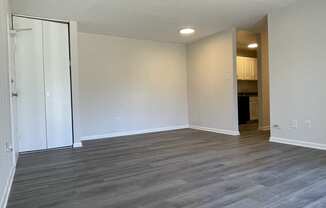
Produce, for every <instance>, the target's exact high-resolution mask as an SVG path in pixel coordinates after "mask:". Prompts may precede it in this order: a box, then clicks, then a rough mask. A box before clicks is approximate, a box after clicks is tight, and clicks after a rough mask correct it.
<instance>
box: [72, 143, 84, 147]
mask: <svg viewBox="0 0 326 208" xmlns="http://www.w3.org/2000/svg"><path fill="white" fill-rule="evenodd" d="M82 146H83V143H81V142H75V143H74V144H73V148H80V147H82Z"/></svg>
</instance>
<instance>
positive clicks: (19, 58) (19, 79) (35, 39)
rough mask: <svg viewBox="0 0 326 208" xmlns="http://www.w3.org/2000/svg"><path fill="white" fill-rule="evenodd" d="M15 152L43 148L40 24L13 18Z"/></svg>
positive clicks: (30, 20) (40, 22)
mask: <svg viewBox="0 0 326 208" xmlns="http://www.w3.org/2000/svg"><path fill="white" fill-rule="evenodd" d="M13 23H14V29H16V30H17V29H27V28H28V29H31V30H25V31H20V32H18V33H17V34H16V48H15V49H16V50H15V67H16V88H17V93H18V98H17V136H18V138H19V151H20V152H22V151H32V150H40V149H46V147H47V144H46V139H45V138H46V130H45V98H44V77H43V76H44V74H43V45H42V21H40V20H34V19H26V18H21V17H13Z"/></svg>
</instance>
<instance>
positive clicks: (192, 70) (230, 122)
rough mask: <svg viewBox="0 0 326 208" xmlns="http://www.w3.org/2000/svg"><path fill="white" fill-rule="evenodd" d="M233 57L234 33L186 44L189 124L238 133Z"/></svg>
mask: <svg viewBox="0 0 326 208" xmlns="http://www.w3.org/2000/svg"><path fill="white" fill-rule="evenodd" d="M235 57H236V32H235V30H230V31H226V32H222V33H218V34H215V35H213V36H210V37H207V38H205V39H202V40H199V41H197V42H194V43H192V44H190V45H188V47H187V68H188V99H189V101H188V102H189V119H190V125H192V126H199V127H205V128H210V129H215V130H226V131H231V132H237V131H238V119H237V118H238V115H237V114H238V113H237V90H236V62H235V61H236V58H235Z"/></svg>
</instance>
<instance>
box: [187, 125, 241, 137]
mask: <svg viewBox="0 0 326 208" xmlns="http://www.w3.org/2000/svg"><path fill="white" fill-rule="evenodd" d="M190 128H191V129H196V130H202V131H209V132H214V133H218V134H226V135H231V136H239V135H240V132H239V131H232V130H225V129H215V128H209V127H203V126H197V125H190Z"/></svg>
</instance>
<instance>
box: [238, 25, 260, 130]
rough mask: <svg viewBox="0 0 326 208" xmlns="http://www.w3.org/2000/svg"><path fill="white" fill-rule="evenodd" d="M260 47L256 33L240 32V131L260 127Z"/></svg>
mask: <svg viewBox="0 0 326 208" xmlns="http://www.w3.org/2000/svg"><path fill="white" fill-rule="evenodd" d="M258 47H259V46H258V43H257V38H256V35H255V34H254V33H250V32H247V31H239V32H238V41H237V82H238V118H239V129H240V132H241V131H246V130H257V129H258V120H259V96H258Z"/></svg>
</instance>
